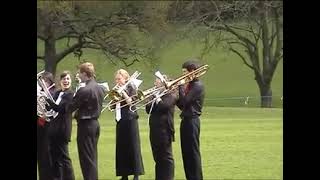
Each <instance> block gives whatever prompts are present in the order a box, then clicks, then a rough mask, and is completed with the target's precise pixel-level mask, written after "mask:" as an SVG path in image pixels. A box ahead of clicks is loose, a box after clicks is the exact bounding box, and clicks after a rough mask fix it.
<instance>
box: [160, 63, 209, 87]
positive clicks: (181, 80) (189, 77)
mask: <svg viewBox="0 0 320 180" xmlns="http://www.w3.org/2000/svg"><path fill="white" fill-rule="evenodd" d="M208 69H209V65H207V64H206V65H202V66H200V67H199V68H197V69H195V70H193V71H191V72H189V73H187V74H184V75H182V76H180V77H178V78H176V79H175V80H172V81H169V82H167V81H165V80H164V78H163V77H161V74H160V73H159V74H157V77H158V76H159V77H158V78H160V79H161V80H162V82H163V83H164V85H165V87H166V88H167V89H175V88H178V87H179V85H183V84H186V83H189V82H191V81H193V79H195V78H199V77H200V76H202V75H204V74H205V73H206V72H207V70H208Z"/></svg>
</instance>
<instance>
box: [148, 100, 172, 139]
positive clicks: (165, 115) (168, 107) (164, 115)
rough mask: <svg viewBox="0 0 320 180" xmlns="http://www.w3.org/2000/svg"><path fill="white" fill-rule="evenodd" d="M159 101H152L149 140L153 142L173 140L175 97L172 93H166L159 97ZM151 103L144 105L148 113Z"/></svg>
mask: <svg viewBox="0 0 320 180" xmlns="http://www.w3.org/2000/svg"><path fill="white" fill-rule="evenodd" d="M161 99H162V100H161V101H160V102H159V103H156V102H155V103H154V105H153V107H152V111H151V115H150V120H149V126H150V140H151V141H153V142H154V143H160V142H163V141H166V142H168V141H169V142H171V141H174V108H175V104H176V101H177V97H176V96H175V95H174V94H166V95H164V96H162V97H161ZM151 106H152V103H150V104H148V105H146V112H147V113H148V114H149V113H150V109H151Z"/></svg>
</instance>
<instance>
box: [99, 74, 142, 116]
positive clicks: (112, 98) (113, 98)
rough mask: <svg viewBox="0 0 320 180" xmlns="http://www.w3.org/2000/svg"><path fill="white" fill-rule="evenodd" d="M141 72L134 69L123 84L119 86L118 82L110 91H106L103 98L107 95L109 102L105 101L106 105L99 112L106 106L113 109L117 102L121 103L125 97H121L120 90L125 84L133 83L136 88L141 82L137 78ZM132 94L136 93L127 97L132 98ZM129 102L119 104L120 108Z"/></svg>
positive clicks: (124, 87)
mask: <svg viewBox="0 0 320 180" xmlns="http://www.w3.org/2000/svg"><path fill="white" fill-rule="evenodd" d="M140 74H141V72H138V71H135V72H134V73H133V74H132V75H131V76H130V78H129V80H128V81H127V82H126V83H125V84H124V85H123V86H119V85H118V84H116V85H115V86H114V87H113V88H112V89H111V90H110V91H108V93H107V94H106V96H105V97H104V100H105V99H106V98H107V97H108V98H109V103H107V105H106V106H105V107H104V108H103V109H102V111H101V112H103V111H104V110H105V109H106V108H108V109H109V110H110V111H114V109H113V107H114V106H115V105H116V104H117V103H121V102H123V101H126V100H127V99H125V98H122V92H123V91H124V90H125V89H126V88H127V86H128V85H129V84H134V86H135V88H138V87H139V86H140V84H141V82H142V81H141V80H139V79H137V78H138V77H139V76H140ZM134 96H137V95H133V96H131V97H129V98H132V97H134ZM127 105H129V104H127V103H126V104H124V105H122V106H120V108H122V107H125V106H127Z"/></svg>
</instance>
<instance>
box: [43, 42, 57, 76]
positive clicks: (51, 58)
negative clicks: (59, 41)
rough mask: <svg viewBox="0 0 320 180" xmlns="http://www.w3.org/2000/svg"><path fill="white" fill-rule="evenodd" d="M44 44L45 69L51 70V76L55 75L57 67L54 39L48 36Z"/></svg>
mask: <svg viewBox="0 0 320 180" xmlns="http://www.w3.org/2000/svg"><path fill="white" fill-rule="evenodd" d="M44 44H45V46H44V49H45V50H44V53H45V54H44V61H45V67H44V68H45V71H48V72H51V73H52V74H53V76H55V74H56V68H57V56H56V47H55V39H53V38H52V39H50V38H48V39H46V40H45V42H44Z"/></svg>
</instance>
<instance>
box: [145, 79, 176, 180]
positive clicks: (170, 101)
mask: <svg viewBox="0 0 320 180" xmlns="http://www.w3.org/2000/svg"><path fill="white" fill-rule="evenodd" d="M164 77H165V79H167V78H166V76H164ZM161 85H162V83H161V80H160V79H158V78H157V79H156V80H155V86H156V87H160V86H161ZM160 93H162V92H160ZM152 98H154V99H153V100H154V101H153V103H149V104H147V105H146V112H147V113H148V114H150V119H149V126H150V134H149V138H150V143H151V148H152V154H153V159H154V161H155V179H156V180H173V179H174V159H173V154H172V142H173V141H174V132H175V131H174V109H175V104H176V101H177V95H176V94H175V92H170V93H168V94H165V95H164V96H162V97H159V98H158V97H157V95H156V97H152Z"/></svg>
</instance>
